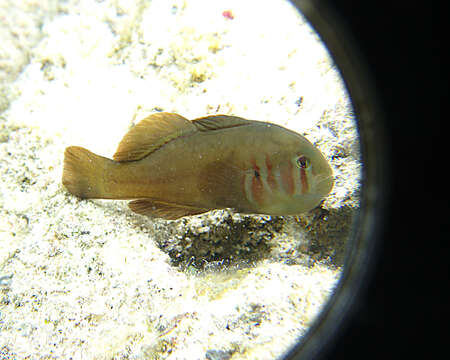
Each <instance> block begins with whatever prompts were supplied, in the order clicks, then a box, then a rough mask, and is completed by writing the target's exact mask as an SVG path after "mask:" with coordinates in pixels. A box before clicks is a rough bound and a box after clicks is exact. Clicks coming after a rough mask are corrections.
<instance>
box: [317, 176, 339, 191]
mask: <svg viewBox="0 0 450 360" xmlns="http://www.w3.org/2000/svg"><path fill="white" fill-rule="evenodd" d="M333 185H334V176H333V175H328V176H318V177H317V178H316V186H315V191H316V193H317V194H320V195H321V196H325V195H328V194H329V193H330V191H331V189H332V188H333Z"/></svg>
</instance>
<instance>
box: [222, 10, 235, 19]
mask: <svg viewBox="0 0 450 360" xmlns="http://www.w3.org/2000/svg"><path fill="white" fill-rule="evenodd" d="M222 15H223V17H224V18H225V19H228V20H233V19H234V15H233V13H232V12H231V10H226V11H224V12H223V13H222Z"/></svg>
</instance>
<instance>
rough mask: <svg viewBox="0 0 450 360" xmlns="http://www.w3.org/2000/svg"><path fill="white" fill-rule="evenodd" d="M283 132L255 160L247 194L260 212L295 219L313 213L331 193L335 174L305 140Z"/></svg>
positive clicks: (272, 139)
mask: <svg viewBox="0 0 450 360" xmlns="http://www.w3.org/2000/svg"><path fill="white" fill-rule="evenodd" d="M282 130H283V131H281V132H280V131H278V134H275V135H273V134H272V136H271V137H270V141H267V142H266V143H265V146H264V147H263V148H261V150H262V151H261V153H260V154H259V155H258V156H256V157H255V159H252V168H251V171H250V172H249V173H248V176H247V178H246V180H245V184H246V189H245V190H246V191H245V192H246V194H247V199H248V200H249V201H250V202H251V203H252V204H253V205H254V207H255V208H257V210H258V212H261V213H265V214H270V215H295V214H300V213H304V212H307V211H309V210H311V209H313V208H314V207H316V206H317V205H318V204H319V203H320V201H321V200H322V199H323V198H324V197H326V196H327V195H328V194H329V193H330V191H331V189H332V188H333V184H334V178H333V171H332V169H331V167H330V165H329V164H328V162H327V160H326V159H325V157H324V156H323V154H322V153H321V152H320V150H319V149H318V148H316V147H315V146H314V145H313V144H311V143H310V142H309V141H308V140H307V139H306V138H305V137H303V136H301V135H299V134H297V133H294V132H291V131H288V130H286V129H284V128H282Z"/></svg>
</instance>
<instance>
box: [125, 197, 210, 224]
mask: <svg viewBox="0 0 450 360" xmlns="http://www.w3.org/2000/svg"><path fill="white" fill-rule="evenodd" d="M128 206H129V208H130V209H131V211H133V212H135V213H137V214H140V215H145V216H151V217H155V218H162V219H166V220H176V219H179V218H181V217H183V216H190V215H197V214H202V213H204V212H207V211H210V210H213V209H205V208H198V207H194V206H187V205H179V204H173V203H167V202H164V201H159V200H153V199H138V200H133V201H130V202H129V203H128Z"/></svg>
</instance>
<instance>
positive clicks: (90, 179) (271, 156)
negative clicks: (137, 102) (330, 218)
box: [63, 113, 333, 219]
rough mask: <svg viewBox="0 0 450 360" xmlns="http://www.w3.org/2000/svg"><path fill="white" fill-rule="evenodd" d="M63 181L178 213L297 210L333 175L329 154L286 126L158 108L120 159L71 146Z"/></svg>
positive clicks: (75, 188) (310, 203)
mask: <svg viewBox="0 0 450 360" xmlns="http://www.w3.org/2000/svg"><path fill="white" fill-rule="evenodd" d="M299 158H302V159H303V158H304V159H306V160H305V161H306V162H307V164H306V163H305V164H304V165H305V168H304V169H302V168H301V166H298V164H297V163H298V159H299ZM306 165H307V166H306ZM314 179H316V180H317V179H319V180H318V181H316V180H314ZM63 184H64V185H65V186H66V187H67V188H68V190H69V191H70V192H71V193H73V194H75V195H77V196H80V197H83V198H107V199H137V200H135V201H132V202H131V203H130V208H131V209H132V210H133V211H135V212H138V213H140V214H145V215H150V216H156V217H163V218H166V219H176V218H179V217H182V216H186V215H193V214H199V213H202V212H206V211H209V210H212V209H219V208H234V209H236V210H238V211H241V212H250V213H266V214H272V215H284V214H295V213H299V212H303V211H307V210H309V209H311V208H312V207H314V206H316V205H317V204H318V203H319V202H320V200H321V198H322V197H323V196H325V195H326V194H327V193H328V192H329V191H330V190H331V187H332V184H333V180H332V174H331V169H330V168H329V165H328V164H327V162H326V160H325V159H324V158H323V156H322V154H320V152H319V151H318V150H317V149H316V148H315V147H314V146H313V145H312V144H310V143H309V142H308V141H307V140H306V139H305V138H304V137H302V136H301V135H299V134H296V133H294V132H292V131H289V130H287V129H284V128H282V127H280V126H277V125H273V124H269V123H264V122H258V121H250V120H245V119H241V118H237V117H230V116H222V115H219V116H211V117H206V118H201V119H197V120H193V121H189V120H186V119H184V118H182V117H181V116H179V115H176V114H167V113H159V114H155V115H152V116H150V117H148V118H147V119H144V120H143V121H141V122H140V123H139V124H137V125H136V126H135V127H134V128H133V129H131V130H130V131H129V133H128V134H127V135H126V136H125V137H124V139H123V140H122V142H121V143H120V144H119V147H118V150H117V152H116V154H115V155H114V160H110V159H107V158H103V157H100V156H98V155H95V154H93V153H91V152H89V151H88V150H85V149H83V148H79V147H69V148H67V149H66V153H65V163H64V172H63Z"/></svg>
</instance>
